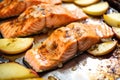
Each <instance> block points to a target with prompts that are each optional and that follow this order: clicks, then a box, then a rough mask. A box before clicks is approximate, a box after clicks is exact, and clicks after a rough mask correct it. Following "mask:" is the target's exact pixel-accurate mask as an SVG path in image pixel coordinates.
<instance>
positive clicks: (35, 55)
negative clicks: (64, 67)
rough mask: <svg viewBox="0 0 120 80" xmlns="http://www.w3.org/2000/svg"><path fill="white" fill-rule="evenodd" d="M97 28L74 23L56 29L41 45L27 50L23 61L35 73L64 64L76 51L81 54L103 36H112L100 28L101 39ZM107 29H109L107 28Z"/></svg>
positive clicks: (109, 30) (110, 32) (108, 31)
mask: <svg viewBox="0 0 120 80" xmlns="http://www.w3.org/2000/svg"><path fill="white" fill-rule="evenodd" d="M99 27H100V26H99ZM99 27H98V26H96V25H92V24H82V23H78V22H74V23H71V24H68V25H67V26H66V27H61V28H58V29H57V30H55V31H54V32H53V33H52V34H51V35H50V36H49V37H48V38H47V39H46V40H45V41H44V42H43V44H41V45H39V46H38V47H36V48H33V49H30V50H28V51H27V52H26V54H25V61H26V62H28V63H29V65H30V66H32V67H33V69H34V70H35V71H37V72H41V71H45V70H49V69H52V68H54V67H57V66H58V65H59V64H60V63H64V62H66V61H67V60H69V59H71V58H72V57H73V56H75V54H76V51H77V50H79V51H80V52H83V51H85V50H87V49H88V48H90V47H91V46H92V45H95V44H96V43H98V42H100V39H102V38H103V37H104V36H105V37H106V35H107V37H106V38H111V37H112V36H113V35H112V36H111V34H112V33H113V32H112V30H111V29H108V30H107V31H106V32H104V31H103V29H104V28H102V26H101V29H99V31H103V33H102V34H104V36H103V37H101V36H100V35H99V34H97V31H96V29H98V28H99ZM107 27H108V28H110V27H109V26H107ZM108 33H109V35H108ZM105 34H106V35H105Z"/></svg>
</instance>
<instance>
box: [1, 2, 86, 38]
mask: <svg viewBox="0 0 120 80" xmlns="http://www.w3.org/2000/svg"><path fill="white" fill-rule="evenodd" d="M75 10H76V9H75ZM75 13H76V14H75ZM75 13H73V10H72V12H71V11H70V10H67V9H66V8H64V7H63V6H61V5H52V4H40V5H34V6H31V7H29V8H28V9H27V10H25V11H24V12H23V13H22V14H21V15H20V16H19V17H18V18H17V19H16V20H13V21H8V22H5V23H2V24H1V25H0V27H1V28H0V30H1V33H2V35H3V37H5V38H11V37H21V36H28V35H32V34H37V33H41V32H44V31H45V30H46V29H48V30H49V29H51V28H57V27H60V26H62V25H66V24H68V23H70V22H73V21H77V20H82V19H86V18H87V15H86V14H84V13H83V12H82V10H80V9H78V11H77V12H75Z"/></svg>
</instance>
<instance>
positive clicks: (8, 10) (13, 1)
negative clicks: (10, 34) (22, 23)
mask: <svg viewBox="0 0 120 80" xmlns="http://www.w3.org/2000/svg"><path fill="white" fill-rule="evenodd" d="M1 6H2V7H1ZM25 9H26V4H25V2H24V1H22V0H3V1H2V2H1V3H0V19H4V18H8V17H13V16H18V15H19V14H21V13H22V12H23V11H24V10H25Z"/></svg>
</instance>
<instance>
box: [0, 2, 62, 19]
mask: <svg viewBox="0 0 120 80" xmlns="http://www.w3.org/2000/svg"><path fill="white" fill-rule="evenodd" d="M41 3H46V4H60V3H62V1H61V0H3V1H2V2H0V19H4V18H9V17H13V16H18V15H20V14H21V13H22V12H23V11H24V10H25V9H27V8H28V7H29V6H32V5H37V4H41Z"/></svg>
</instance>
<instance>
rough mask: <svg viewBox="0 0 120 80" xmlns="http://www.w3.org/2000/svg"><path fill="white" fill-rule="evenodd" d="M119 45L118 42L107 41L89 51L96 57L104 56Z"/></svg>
mask: <svg viewBox="0 0 120 80" xmlns="http://www.w3.org/2000/svg"><path fill="white" fill-rule="evenodd" d="M116 45H117V41H107V42H103V43H100V44H96V45H94V46H92V47H91V48H90V49H88V50H87V52H88V53H90V54H92V55H94V56H102V55H106V54H108V53H110V52H111V51H113V50H114V48H115V47H116Z"/></svg>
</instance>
